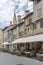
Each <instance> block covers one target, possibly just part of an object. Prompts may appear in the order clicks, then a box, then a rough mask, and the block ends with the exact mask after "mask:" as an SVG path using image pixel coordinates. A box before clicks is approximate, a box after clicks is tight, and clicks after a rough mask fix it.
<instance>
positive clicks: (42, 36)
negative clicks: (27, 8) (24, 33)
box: [12, 34, 43, 43]
mask: <svg viewBox="0 0 43 65" xmlns="http://www.w3.org/2000/svg"><path fill="white" fill-rule="evenodd" d="M40 41H43V34H39V35H34V36H29V37H24V38H19V39H17V40H15V41H13V42H12V43H26V42H27V43H28V42H40Z"/></svg>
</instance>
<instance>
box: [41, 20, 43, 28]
mask: <svg viewBox="0 0 43 65" xmlns="http://www.w3.org/2000/svg"><path fill="white" fill-rule="evenodd" d="M40 27H41V28H43V20H42V21H41V22H40Z"/></svg>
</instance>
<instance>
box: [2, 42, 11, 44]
mask: <svg viewBox="0 0 43 65" xmlns="http://www.w3.org/2000/svg"><path fill="white" fill-rule="evenodd" d="M7 44H10V43H8V42H4V43H2V45H7Z"/></svg>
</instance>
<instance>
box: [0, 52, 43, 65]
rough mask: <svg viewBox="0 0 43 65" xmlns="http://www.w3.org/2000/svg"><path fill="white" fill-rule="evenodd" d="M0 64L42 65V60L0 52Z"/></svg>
mask: <svg viewBox="0 0 43 65" xmlns="http://www.w3.org/2000/svg"><path fill="white" fill-rule="evenodd" d="M0 65H43V62H40V61H37V60H33V59H30V58H25V57H20V56H16V55H11V54H8V53H3V52H0Z"/></svg>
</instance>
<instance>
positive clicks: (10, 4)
mask: <svg viewBox="0 0 43 65" xmlns="http://www.w3.org/2000/svg"><path fill="white" fill-rule="evenodd" d="M32 9H33V4H32V2H29V0H0V28H4V27H5V26H8V25H10V21H13V16H14V11H15V12H16V15H21V16H22V17H23V16H24V15H25V13H24V11H25V10H29V11H32Z"/></svg>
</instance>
